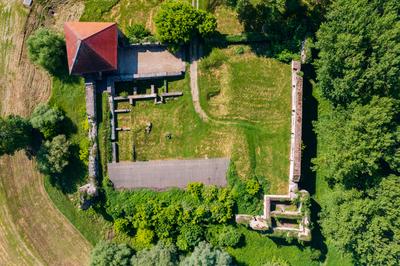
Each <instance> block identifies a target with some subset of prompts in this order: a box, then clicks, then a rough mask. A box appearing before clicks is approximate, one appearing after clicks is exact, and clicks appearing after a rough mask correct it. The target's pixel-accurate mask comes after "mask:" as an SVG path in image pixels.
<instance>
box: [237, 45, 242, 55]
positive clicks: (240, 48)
mask: <svg viewBox="0 0 400 266" xmlns="http://www.w3.org/2000/svg"><path fill="white" fill-rule="evenodd" d="M235 54H237V55H241V54H244V48H243V46H239V47H237V48H236V49H235Z"/></svg>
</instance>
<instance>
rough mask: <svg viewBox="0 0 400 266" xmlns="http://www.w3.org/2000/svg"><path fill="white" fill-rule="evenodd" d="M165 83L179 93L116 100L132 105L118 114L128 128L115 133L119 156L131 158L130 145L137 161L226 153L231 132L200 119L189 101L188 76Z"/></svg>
mask: <svg viewBox="0 0 400 266" xmlns="http://www.w3.org/2000/svg"><path fill="white" fill-rule="evenodd" d="M124 86H128V87H126V88H129V86H133V85H130V84H126V85H124ZM168 86H169V91H174V90H175V91H182V92H183V96H182V97H179V98H177V99H175V100H173V99H170V100H168V101H167V102H166V103H165V104H160V105H155V104H154V102H153V101H152V100H150V101H138V102H136V104H135V106H130V105H129V104H128V103H120V104H118V108H129V109H132V111H131V112H130V113H128V114H119V115H118V126H120V127H130V128H131V131H124V132H119V133H118V144H119V151H120V153H119V154H120V160H132V159H133V145H134V146H135V153H136V160H141V161H143V160H156V159H178V158H206V157H209V158H211V157H225V156H229V155H230V153H229V150H230V148H231V146H232V143H231V141H230V139H231V137H232V132H229V131H230V129H229V128H227V127H223V126H218V125H213V124H208V123H204V122H203V121H201V120H200V118H199V117H198V116H197V114H196V113H195V111H194V108H193V105H192V100H191V95H190V89H189V84H188V77H186V78H184V79H182V80H178V81H173V82H169V85H168ZM149 122H151V123H152V130H151V132H150V134H147V133H146V132H145V128H146V125H147V123H149ZM233 133H234V132H233ZM167 135H171V139H168V138H167Z"/></svg>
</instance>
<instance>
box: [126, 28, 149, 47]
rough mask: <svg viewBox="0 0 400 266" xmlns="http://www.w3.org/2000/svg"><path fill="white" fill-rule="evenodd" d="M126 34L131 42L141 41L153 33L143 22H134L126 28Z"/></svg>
mask: <svg viewBox="0 0 400 266" xmlns="http://www.w3.org/2000/svg"><path fill="white" fill-rule="evenodd" d="M126 36H127V37H128V39H129V41H130V42H131V43H139V42H141V41H144V40H145V39H146V37H149V36H151V33H150V31H149V30H148V29H146V28H145V26H143V25H142V24H133V25H129V26H128V27H127V28H126Z"/></svg>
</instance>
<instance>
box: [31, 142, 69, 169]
mask: <svg viewBox="0 0 400 266" xmlns="http://www.w3.org/2000/svg"><path fill="white" fill-rule="evenodd" d="M69 145H70V143H69V141H67V138H66V137H65V136H64V135H58V136H56V137H54V138H53V139H52V140H51V141H49V140H48V141H45V142H44V143H43V144H42V146H41V147H40V150H39V152H38V154H37V163H38V168H39V170H40V171H41V172H42V173H44V174H49V175H52V174H60V173H62V171H63V170H64V168H65V167H66V166H67V165H68V158H69V153H68V150H69Z"/></svg>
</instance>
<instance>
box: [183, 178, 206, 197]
mask: <svg viewBox="0 0 400 266" xmlns="http://www.w3.org/2000/svg"><path fill="white" fill-rule="evenodd" d="M203 189H204V184H203V183H199V182H196V183H190V184H189V185H188V186H187V192H188V193H189V194H190V195H192V197H194V198H195V199H197V200H199V199H201V196H202V192H203Z"/></svg>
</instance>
